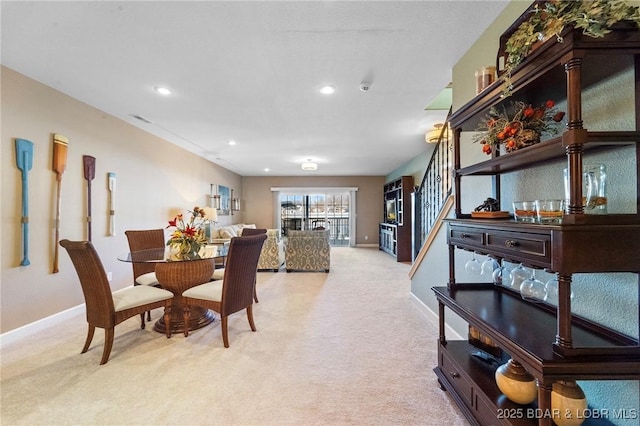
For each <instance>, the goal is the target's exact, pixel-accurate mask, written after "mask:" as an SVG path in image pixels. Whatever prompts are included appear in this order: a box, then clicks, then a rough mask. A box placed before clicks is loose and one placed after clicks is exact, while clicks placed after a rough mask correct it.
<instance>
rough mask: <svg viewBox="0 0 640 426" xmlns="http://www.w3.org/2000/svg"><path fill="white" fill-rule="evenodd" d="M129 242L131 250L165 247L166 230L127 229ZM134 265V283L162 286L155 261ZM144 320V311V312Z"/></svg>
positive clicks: (149, 317)
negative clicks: (157, 275)
mask: <svg viewBox="0 0 640 426" xmlns="http://www.w3.org/2000/svg"><path fill="white" fill-rule="evenodd" d="M124 234H125V235H126V236H127V241H128V242H129V251H130V252H134V251H140V250H148V249H163V248H164V245H165V243H164V230H163V229H142V230H135V231H131V230H130V231H125V232H124ZM131 265H132V266H133V285H150V286H153V287H160V283H159V282H158V278H156V273H155V267H156V265H155V263H143V262H132V263H131ZM142 315H143V317H142V319H143V320H144V313H143V314H142ZM147 321H151V311H148V312H147Z"/></svg>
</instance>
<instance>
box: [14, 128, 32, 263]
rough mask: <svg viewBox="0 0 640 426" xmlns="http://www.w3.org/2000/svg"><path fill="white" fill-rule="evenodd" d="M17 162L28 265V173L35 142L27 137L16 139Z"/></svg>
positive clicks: (23, 254)
mask: <svg viewBox="0 0 640 426" xmlns="http://www.w3.org/2000/svg"><path fill="white" fill-rule="evenodd" d="M16 163H17V166H18V168H19V169H20V171H21V172H22V220H21V221H22V262H20V265H22V266H26V265H29V264H31V262H29V182H28V179H27V175H28V172H29V170H31V167H32V166H33V142H31V141H28V140H26V139H16Z"/></svg>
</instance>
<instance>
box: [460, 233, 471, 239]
mask: <svg viewBox="0 0 640 426" xmlns="http://www.w3.org/2000/svg"><path fill="white" fill-rule="evenodd" d="M470 236H471V235H469V234H467V233H466V232H462V233H460V237H461V238H469V237H470Z"/></svg>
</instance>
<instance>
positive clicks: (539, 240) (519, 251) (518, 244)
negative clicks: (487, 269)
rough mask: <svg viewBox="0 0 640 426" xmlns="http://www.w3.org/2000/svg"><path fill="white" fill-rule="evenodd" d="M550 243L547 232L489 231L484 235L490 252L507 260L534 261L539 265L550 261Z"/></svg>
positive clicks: (547, 263)
mask: <svg viewBox="0 0 640 426" xmlns="http://www.w3.org/2000/svg"><path fill="white" fill-rule="evenodd" d="M550 243H551V238H550V236H549V234H524V233H516V232H499V231H489V232H488V233H487V235H486V247H487V249H488V250H489V251H490V252H491V253H496V254H500V255H502V257H504V258H506V259H508V260H509V259H510V260H518V261H522V260H524V261H536V263H537V264H539V265H540V266H544V265H549V264H550V263H551V244H550Z"/></svg>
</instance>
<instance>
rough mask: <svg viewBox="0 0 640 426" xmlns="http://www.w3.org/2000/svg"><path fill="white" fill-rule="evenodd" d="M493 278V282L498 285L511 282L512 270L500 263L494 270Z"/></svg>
mask: <svg viewBox="0 0 640 426" xmlns="http://www.w3.org/2000/svg"><path fill="white" fill-rule="evenodd" d="M492 278H493V283H494V284H496V285H510V284H511V272H510V271H509V270H508V269H507V267H506V266H504V265H500V266H498V267H497V268H496V269H494V270H493V274H492Z"/></svg>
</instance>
